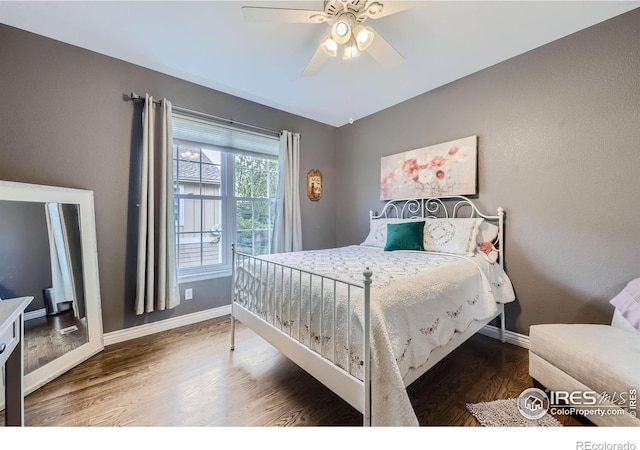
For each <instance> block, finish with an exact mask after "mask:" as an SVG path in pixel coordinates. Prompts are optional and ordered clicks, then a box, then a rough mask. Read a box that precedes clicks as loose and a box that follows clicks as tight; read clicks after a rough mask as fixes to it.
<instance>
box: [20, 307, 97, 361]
mask: <svg viewBox="0 0 640 450" xmlns="http://www.w3.org/2000/svg"><path fill="white" fill-rule="evenodd" d="M72 326H75V327H76V328H77V330H75V331H71V332H68V333H62V330H65V329H68V328H69V327H72ZM24 342H25V347H24V369H25V373H31V372H33V371H34V370H35V369H38V368H40V367H42V366H43V365H44V364H47V363H49V362H51V361H53V360H54V359H57V358H59V357H60V356H62V355H64V354H65V353H67V352H70V351H72V350H74V349H76V348H78V347H79V346H81V345H82V344H84V343H86V342H87V325H86V320H85V319H76V318H75V316H74V315H73V310H71V309H69V310H67V311H63V312H61V313H59V314H55V315H47V316H43V317H38V318H35V319H31V320H27V321H25V323H24Z"/></svg>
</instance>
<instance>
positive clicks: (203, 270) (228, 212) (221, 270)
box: [172, 113, 281, 283]
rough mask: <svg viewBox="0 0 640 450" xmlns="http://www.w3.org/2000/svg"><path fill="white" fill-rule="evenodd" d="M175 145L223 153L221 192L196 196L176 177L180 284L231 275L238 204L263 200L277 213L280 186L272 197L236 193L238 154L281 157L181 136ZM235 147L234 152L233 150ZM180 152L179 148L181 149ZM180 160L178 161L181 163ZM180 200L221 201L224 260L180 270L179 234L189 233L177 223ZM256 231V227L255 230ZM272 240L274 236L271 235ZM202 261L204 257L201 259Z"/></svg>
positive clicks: (214, 124) (271, 137)
mask: <svg viewBox="0 0 640 450" xmlns="http://www.w3.org/2000/svg"><path fill="white" fill-rule="evenodd" d="M175 115H178V116H180V117H181V118H183V119H187V120H196V121H203V119H202V118H200V117H197V118H195V117H189V116H188V115H185V114H180V113H177V114H176V113H174V116H175ZM206 122H209V123H210V124H211V125H212V126H216V127H225V128H231V129H233V130H234V131H236V132H238V131H239V132H245V131H246V130H243V129H242V128H234V127H229V126H228V125H220V124H218V123H215V122H214V121H206ZM253 134H261V133H255V132H253ZM261 135H262V136H264V137H265V138H269V139H273V140H276V139H277V138H276V137H275V136H269V135H267V134H261ZM173 145H176V146H177V148H178V149H179V147H180V146H181V145H184V146H187V145H188V146H191V147H192V148H199V149H200V150H201V151H202V150H203V149H206V150H213V151H217V152H219V153H220V193H219V195H209V194H203V193H202V190H200V194H197V195H193V194H184V193H181V192H180V187H179V186H180V183H179V181H180V179H179V176H178V175H176V176H177V178H176V179H175V180H174V183H175V186H174V199H175V200H174V201H175V208H174V211H175V212H176V213H177V214H178V217H176V220H175V223H176V252H177V253H178V254H177V255H176V258H177V260H178V261H177V265H178V283H188V282H194V281H202V280H209V279H214V278H221V277H230V276H231V275H232V267H231V265H232V250H231V243H232V242H234V241H235V239H236V238H237V237H236V234H237V204H238V202H239V201H251V202H254V204H255V202H256V201H263V202H266V203H274V204H275V205H276V213H277V201H278V199H277V189H276V193H275V194H276V197H275V198H270V197H238V196H236V192H235V177H236V167H235V157H236V155H237V154H245V155H248V156H251V157H255V158H264V159H271V160H275V161H277V160H278V156H277V155H274V154H269V153H262V152H247V151H244V150H242V149H234V148H229V147H222V146H220V147H216V146H215V145H210V144H206V143H197V142H190V143H185V142H181V140H180V139H174V140H173V142H172V147H173ZM234 150H235V151H234ZM178 151H179V150H178ZM176 160H179V154H177V155H176ZM197 162H198V164H200V166H201V165H202V157H201V158H200V159H199V161H197ZM179 163H180V162H178V164H179ZM178 169H179V168H176V174H178ZM201 170H202V169H201V167H200V173H201ZM280 176H281V174H280V171H279V168H278V177H280ZM199 184H200V186H201V185H202V175H200V180H199ZM267 192H269V190H267ZM180 199H193V200H200V201H203V200H218V201H220V202H221V215H222V219H221V223H220V224H221V228H222V236H221V240H220V243H221V244H220V256H221V262H220V263H216V264H210V265H201V266H197V267H188V268H183V269H181V268H180V266H179V248H180V247H179V245H180V239H179V236H180V234H184V233H188V232H179V231H178V226H179V214H180V209H181V207H180ZM201 211H202V209H201ZM201 221H202V213H201ZM202 227H203V224H202V222H201V224H200V234H201V236H202V234H203V233H204V230H202ZM254 230H255V229H254ZM229 239H231V241H229ZM271 239H272V238H271ZM202 246H203V242H202V238H201V241H200V252H201V255H202ZM201 262H202V259H201Z"/></svg>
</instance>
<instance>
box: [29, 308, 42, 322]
mask: <svg viewBox="0 0 640 450" xmlns="http://www.w3.org/2000/svg"><path fill="white" fill-rule="evenodd" d="M46 315H47V310H46V309H44V308H42V309H35V310H33V311H29V312H26V313H24V320H32V319H37V318H38V317H44V316H46Z"/></svg>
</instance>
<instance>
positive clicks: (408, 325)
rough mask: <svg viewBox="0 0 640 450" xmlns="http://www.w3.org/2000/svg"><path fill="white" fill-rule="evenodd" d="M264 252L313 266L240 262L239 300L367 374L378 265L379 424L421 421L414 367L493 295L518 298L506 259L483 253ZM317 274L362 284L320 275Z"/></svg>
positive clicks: (375, 406)
mask: <svg viewBox="0 0 640 450" xmlns="http://www.w3.org/2000/svg"><path fill="white" fill-rule="evenodd" d="M261 258H262V259H265V260H267V261H270V262H273V263H277V264H280V265H284V266H287V267H294V268H298V269H301V270H304V271H308V272H311V273H313V274H316V275H312V274H309V273H306V272H298V271H295V270H291V269H288V268H283V267H282V266H275V265H272V264H268V263H266V262H264V263H256V264H250V263H249V262H248V261H244V263H243V262H242V261H240V262H241V264H240V267H239V270H238V271H237V283H236V293H237V296H236V301H238V302H239V303H240V304H243V306H245V307H247V308H248V309H250V310H252V311H253V312H254V313H256V314H257V315H259V316H261V317H262V318H263V319H265V320H267V321H268V322H270V323H272V324H273V325H274V326H276V327H277V328H279V329H280V330H282V331H283V332H285V333H287V334H289V335H290V336H292V337H293V338H295V339H297V340H299V341H300V342H302V343H303V344H305V345H307V346H309V347H310V348H312V349H313V350H315V351H317V352H319V353H321V354H322V355H323V356H325V357H326V358H328V359H330V360H332V361H334V362H335V363H336V364H337V365H339V366H341V367H343V368H345V369H346V370H348V371H349V372H350V373H351V374H352V375H354V376H356V377H358V378H360V379H362V376H363V370H362V353H363V348H362V341H363V338H362V328H363V327H362V325H361V324H362V319H363V295H362V293H363V289H362V288H361V286H363V274H362V273H363V271H364V269H365V268H366V267H369V268H370V269H371V270H372V272H373V277H372V281H373V282H372V285H371V358H372V374H371V376H372V399H371V407H372V411H371V417H372V424H373V425H374V426H417V425H418V420H417V418H416V415H415V413H414V411H413V408H412V406H411V403H410V401H409V397H408V395H407V391H406V389H405V386H404V383H403V378H404V377H405V376H406V374H407V372H408V370H409V369H410V368H418V367H420V366H422V365H423V364H424V363H425V362H426V361H427V358H428V357H429V354H430V353H431V351H432V350H433V349H435V348H437V347H439V346H442V345H444V344H446V343H447V342H448V341H449V340H450V339H451V337H452V336H453V335H454V333H455V332H464V331H465V330H466V329H467V327H468V326H469V324H470V323H471V322H472V321H473V320H483V319H487V318H489V317H491V316H492V315H494V314H495V313H496V311H497V309H496V308H497V307H496V303H508V302H511V301H513V300H514V299H515V295H514V291H513V287H512V285H511V282H510V280H509V278H508V277H507V275H506V273H505V272H504V271H503V270H502V268H501V267H500V266H499V265H498V264H490V263H489V262H488V261H487V260H486V259H485V258H482V257H480V256H478V257H476V256H473V257H468V256H459V255H444V254H441V253H429V252H417V251H393V252H385V251H384V250H383V249H380V248H374V247H365V246H349V247H341V248H336V249H328V250H316V251H302V252H294V253H281V254H274V255H268V256H264V257H261ZM318 275H322V276H325V277H331V278H335V279H337V280H341V281H344V282H347V283H352V284H354V285H357V286H360V287H356V286H351V287H348V286H347V285H346V284H343V283H333V282H329V281H327V280H325V281H321V277H320V276H318ZM349 293H350V298H351V300H350V301H348V300H347V299H348V298H349ZM321 299H322V301H321ZM347 308H348V309H349V311H350V314H347V313H346V311H347ZM334 310H335V312H336V314H335V317H337V320H336V321H335V323H334V320H333V317H334ZM310 317H311V320H310ZM347 318H351V320H348V319H347Z"/></svg>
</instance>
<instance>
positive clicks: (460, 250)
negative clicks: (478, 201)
mask: <svg viewBox="0 0 640 450" xmlns="http://www.w3.org/2000/svg"><path fill="white" fill-rule="evenodd" d="M483 221H484V219H480V218H474V219H465V218H461V219H427V220H426V221H425V223H424V249H425V250H426V251H428V252H442V253H454V254H458V255H468V256H471V255H473V253H474V252H475V250H476V247H477V246H478V242H477V237H478V231H479V229H480V224H481V223H482V222H483Z"/></svg>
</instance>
